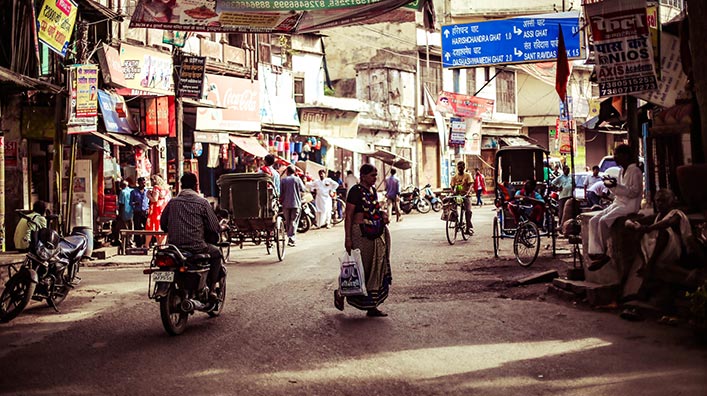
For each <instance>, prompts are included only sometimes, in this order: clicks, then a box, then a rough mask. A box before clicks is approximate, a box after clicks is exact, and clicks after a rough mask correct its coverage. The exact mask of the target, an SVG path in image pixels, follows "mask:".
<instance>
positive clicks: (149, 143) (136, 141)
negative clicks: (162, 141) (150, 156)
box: [108, 133, 159, 150]
mask: <svg viewBox="0 0 707 396" xmlns="http://www.w3.org/2000/svg"><path fill="white" fill-rule="evenodd" d="M108 135H110V137H112V138H113V139H115V140H118V141H121V142H123V143H125V145H126V146H132V147H135V146H137V147H140V148H142V149H144V150H147V149H149V148H151V147H154V146H156V145H158V144H159V142H157V141H154V140H147V139H143V138H141V137H139V136H134V135H124V134H121V133H108Z"/></svg>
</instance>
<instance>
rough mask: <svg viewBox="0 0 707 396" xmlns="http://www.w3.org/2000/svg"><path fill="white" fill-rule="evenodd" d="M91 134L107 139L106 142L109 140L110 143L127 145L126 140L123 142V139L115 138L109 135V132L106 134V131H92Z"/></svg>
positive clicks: (121, 145)
mask: <svg viewBox="0 0 707 396" xmlns="http://www.w3.org/2000/svg"><path fill="white" fill-rule="evenodd" d="M90 134H91V135H93V136H95V137H98V138H101V139H103V140H105V141H106V142H108V143H110V144H115V145H116V146H120V147H125V143H124V142H121V141H120V140H118V139H113V138H112V137H110V136H109V135H107V134H105V133H100V132H90Z"/></svg>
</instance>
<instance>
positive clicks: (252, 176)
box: [218, 173, 287, 261]
mask: <svg viewBox="0 0 707 396" xmlns="http://www.w3.org/2000/svg"><path fill="white" fill-rule="evenodd" d="M218 185H219V188H220V189H221V197H220V199H219V207H220V210H219V212H220V217H221V221H222V224H223V225H224V226H225V227H224V231H223V232H222V235H221V240H222V243H221V244H220V246H222V253H223V255H224V258H225V259H226V260H227V259H228V255H229V253H230V246H231V244H237V245H240V247H241V248H243V243H244V242H246V241H250V242H253V243H254V244H256V245H260V244H261V243H263V242H264V243H265V249H266V250H267V252H268V254H270V253H271V252H272V249H273V247H274V248H275V250H276V251H277V258H278V260H280V261H282V260H283V259H284V258H285V245H286V239H287V232H286V231H285V221H284V219H283V218H282V216H281V215H280V213H279V212H280V203H279V202H278V200H277V197H276V196H275V185H274V184H273V181H272V177H271V176H270V175H267V174H265V173H231V174H226V175H222V176H221V177H219V179H218Z"/></svg>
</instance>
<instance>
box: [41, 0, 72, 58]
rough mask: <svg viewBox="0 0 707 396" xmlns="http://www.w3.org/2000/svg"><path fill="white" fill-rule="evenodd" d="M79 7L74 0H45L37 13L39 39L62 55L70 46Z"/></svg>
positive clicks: (64, 54)
mask: <svg viewBox="0 0 707 396" xmlns="http://www.w3.org/2000/svg"><path fill="white" fill-rule="evenodd" d="M77 8H78V6H77V4H76V3H75V2H73V0H44V4H42V8H41V10H40V11H39V14H38V15H37V24H38V26H39V31H38V32H37V33H38V37H39V41H41V42H42V43H44V44H46V45H47V46H48V47H49V48H50V49H51V50H52V51H54V52H56V53H57V54H59V55H61V56H66V51H67V49H68V48H69V40H70V39H71V32H72V31H73V30H74V22H76V11H77Z"/></svg>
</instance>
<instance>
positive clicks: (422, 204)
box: [415, 198, 432, 213]
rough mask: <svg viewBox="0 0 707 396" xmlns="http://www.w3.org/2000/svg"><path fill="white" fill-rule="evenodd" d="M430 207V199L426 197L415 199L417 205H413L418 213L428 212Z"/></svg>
mask: <svg viewBox="0 0 707 396" xmlns="http://www.w3.org/2000/svg"><path fill="white" fill-rule="evenodd" d="M431 208H432V205H430V201H428V200H427V199H426V198H420V200H419V201H417V205H416V206H415V209H417V211H418V212H420V213H429V211H430V209H431Z"/></svg>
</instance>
